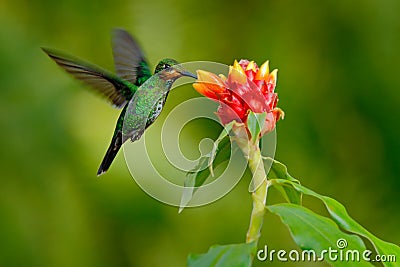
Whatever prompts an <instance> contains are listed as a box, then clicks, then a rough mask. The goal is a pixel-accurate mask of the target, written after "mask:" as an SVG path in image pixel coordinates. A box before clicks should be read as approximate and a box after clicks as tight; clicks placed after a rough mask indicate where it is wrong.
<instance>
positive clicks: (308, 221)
mask: <svg viewBox="0 0 400 267" xmlns="http://www.w3.org/2000/svg"><path fill="white" fill-rule="evenodd" d="M267 209H268V210H269V211H271V212H272V213H274V214H276V215H278V216H279V217H280V218H281V220H282V222H283V223H284V224H286V225H287V226H288V227H289V230H290V232H291V234H292V236H293V238H294V240H295V242H296V244H297V245H299V246H300V247H301V248H302V249H303V250H306V251H308V253H307V255H309V256H310V257H311V259H314V252H315V260H318V259H320V260H321V255H324V260H325V261H327V262H329V263H330V264H332V265H334V266H354V265H355V264H357V266H372V264H370V263H368V262H366V261H363V260H362V253H363V251H365V249H366V248H365V245H364V243H363V241H362V240H361V238H360V237H358V236H357V235H350V234H346V233H344V232H342V231H341V230H340V229H339V228H338V226H337V225H336V224H335V223H334V222H333V221H332V220H331V219H328V218H326V217H323V216H321V215H318V214H316V213H314V212H312V211H311V210H309V209H307V208H304V207H302V206H299V205H295V204H291V203H282V204H276V205H272V206H268V207H267ZM338 240H345V241H346V242H347V246H345V247H344V248H343V255H347V254H346V251H353V250H357V251H359V259H361V260H360V261H359V262H356V261H353V260H352V258H351V257H352V255H353V254H352V253H350V254H348V255H350V256H349V257H350V258H349V259H350V260H349V261H346V258H345V257H346V256H344V257H343V258H344V259H345V260H335V259H332V258H331V257H330V256H329V255H328V253H327V252H324V254H323V251H326V250H329V249H330V248H331V249H333V250H338V252H337V253H336V254H335V255H337V256H338V257H339V255H340V252H339V251H340V250H341V247H338V243H337V242H339V241H338ZM356 259H357V258H356ZM313 261H314V260H313Z"/></svg>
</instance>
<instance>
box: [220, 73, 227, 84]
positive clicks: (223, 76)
mask: <svg viewBox="0 0 400 267" xmlns="http://www.w3.org/2000/svg"><path fill="white" fill-rule="evenodd" d="M218 76H219V78H221V80H222V81H223V82H225V81H226V80H228V78H226V76H225V75H223V74H220V75H218Z"/></svg>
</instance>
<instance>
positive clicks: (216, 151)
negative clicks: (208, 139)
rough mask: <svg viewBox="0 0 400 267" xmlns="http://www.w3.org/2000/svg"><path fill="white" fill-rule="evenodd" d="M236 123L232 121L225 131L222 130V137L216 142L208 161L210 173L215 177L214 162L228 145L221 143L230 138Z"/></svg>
mask: <svg viewBox="0 0 400 267" xmlns="http://www.w3.org/2000/svg"><path fill="white" fill-rule="evenodd" d="M235 123H236V121H231V122H230V123H228V124H227V125H225V127H224V129H223V130H222V132H221V133H220V135H219V136H218V138H217V140H215V142H214V145H213V149H212V151H211V154H210V157H209V160H208V166H209V168H210V173H211V175H212V176H214V170H213V164H212V163H213V162H214V160H215V157H216V155H217V153H218V152H219V151H220V150H221V149H222V148H223V147H224V146H225V145H226V144H223V143H222V144H221V146H220V143H221V141H222V140H224V139H225V137H226V136H228V134H229V132H230V131H231V130H232V127H233V125H234V124H235Z"/></svg>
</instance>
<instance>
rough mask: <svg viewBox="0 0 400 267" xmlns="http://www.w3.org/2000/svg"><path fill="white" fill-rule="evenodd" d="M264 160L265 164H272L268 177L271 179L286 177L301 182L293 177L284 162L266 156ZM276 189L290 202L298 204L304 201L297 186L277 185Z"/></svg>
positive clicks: (294, 181)
mask: <svg viewBox="0 0 400 267" xmlns="http://www.w3.org/2000/svg"><path fill="white" fill-rule="evenodd" d="M264 161H266V163H265V164H264V165H265V166H271V168H270V170H269V173H268V178H269V179H276V178H280V179H285V180H288V181H291V182H293V183H297V184H300V182H299V181H298V180H297V179H295V178H293V177H292V176H291V175H290V174H289V173H288V171H287V168H286V166H285V165H284V164H282V163H280V162H279V161H276V160H274V159H272V158H269V157H268V158H264ZM276 189H278V190H279V191H280V192H281V194H282V196H283V197H284V198H285V199H286V201H288V202H289V203H293V204H298V205H301V203H302V200H301V199H302V196H301V193H300V192H299V191H298V190H296V189H295V188H293V187H291V186H276Z"/></svg>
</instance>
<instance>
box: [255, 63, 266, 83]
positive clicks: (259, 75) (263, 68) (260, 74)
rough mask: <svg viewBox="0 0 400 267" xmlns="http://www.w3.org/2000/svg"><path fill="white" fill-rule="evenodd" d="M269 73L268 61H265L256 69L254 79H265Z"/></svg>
mask: <svg viewBox="0 0 400 267" xmlns="http://www.w3.org/2000/svg"><path fill="white" fill-rule="evenodd" d="M268 75H269V61H268V60H267V61H265V62H264V64H262V65H261V67H260V69H259V70H258V72H257V74H256V77H255V79H256V80H266V79H267V78H268Z"/></svg>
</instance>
